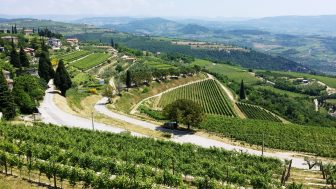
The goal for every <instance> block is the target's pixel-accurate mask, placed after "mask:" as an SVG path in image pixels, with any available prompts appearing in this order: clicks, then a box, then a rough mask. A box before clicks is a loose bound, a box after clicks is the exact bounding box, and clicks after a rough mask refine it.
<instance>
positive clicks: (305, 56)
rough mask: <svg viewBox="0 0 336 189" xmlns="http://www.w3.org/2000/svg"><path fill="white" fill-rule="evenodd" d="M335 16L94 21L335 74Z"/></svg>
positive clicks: (139, 32)
mask: <svg viewBox="0 0 336 189" xmlns="http://www.w3.org/2000/svg"><path fill="white" fill-rule="evenodd" d="M335 18H336V16H316V17H296V16H287V17H270V18H261V19H254V20H244V21H225V20H224V21H221V20H215V21H205V20H175V21H174V20H167V19H161V18H146V19H137V18H127V17H126V18H123V17H122V18H101V19H99V18H95V19H93V20H94V21H97V23H98V24H97V26H102V24H101V23H106V24H105V26H104V27H107V28H111V29H114V30H120V31H126V32H129V33H136V34H142V35H143V34H146V35H147V34H149V35H160V36H167V37H173V38H180V39H192V40H199V41H208V42H218V43H224V44H235V45H238V46H243V47H248V48H253V49H256V50H258V51H260V52H264V53H268V54H271V55H274V56H282V57H285V58H287V59H290V60H292V61H294V62H300V63H301V64H303V65H304V66H307V67H310V68H312V69H315V70H317V71H319V72H324V73H327V74H333V75H335V74H336V67H335V61H336V56H335V52H336V51H335V45H334V44H335V43H334V41H335V38H334V36H335V33H334V30H335V28H334V26H333V25H332V24H330V23H333V22H334V20H335ZM158 20H159V22H157V21H158ZM79 22H81V21H79ZM82 23H83V22H82ZM89 23H93V22H89ZM312 26H313V27H312ZM302 28H303V29H302ZM303 31H304V32H303Z"/></svg>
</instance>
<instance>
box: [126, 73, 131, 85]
mask: <svg viewBox="0 0 336 189" xmlns="http://www.w3.org/2000/svg"><path fill="white" fill-rule="evenodd" d="M126 87H127V88H130V87H132V76H131V71H129V70H127V71H126Z"/></svg>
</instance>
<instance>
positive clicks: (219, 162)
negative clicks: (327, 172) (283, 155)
mask: <svg viewBox="0 0 336 189" xmlns="http://www.w3.org/2000/svg"><path fill="white" fill-rule="evenodd" d="M0 137H1V138H2V141H1V143H0V150H1V153H0V157H4V155H3V154H6V156H5V157H13V158H14V157H19V156H20V155H21V157H23V156H26V157H31V158H29V159H32V160H34V161H35V162H33V163H32V162H30V161H28V160H27V162H26V163H25V164H26V166H28V165H27V164H32V167H30V168H32V169H36V170H38V169H40V168H39V166H38V165H35V164H39V162H45V163H46V164H47V165H48V166H51V165H58V166H56V167H64V166H65V167H68V168H69V171H68V172H67V173H65V175H71V171H70V170H74V169H75V168H76V169H78V170H79V171H80V172H85V171H89V172H91V173H106V175H108V176H106V175H105V176H106V178H108V183H110V182H111V183H115V182H114V181H113V180H114V179H112V180H111V179H110V178H111V177H116V178H124V177H125V178H129V180H131V181H132V182H131V184H132V183H133V181H136V183H138V184H144V183H143V182H142V181H146V182H145V183H146V184H149V185H151V186H153V185H155V184H156V185H167V186H174V187H177V186H181V185H183V182H182V179H183V177H184V176H183V175H190V176H193V177H194V178H200V179H201V180H202V179H204V178H205V176H207V177H209V178H210V179H212V180H214V181H216V182H218V181H225V182H229V183H235V184H238V185H244V186H248V185H250V184H251V183H253V182H252V181H253V180H255V179H260V178H268V182H267V183H275V184H277V178H275V177H274V175H280V172H281V170H280V169H281V166H282V165H281V163H280V162H279V161H278V160H274V159H268V158H263V157H258V156H251V155H247V154H240V153H237V152H228V151H224V150H220V149H204V148H200V147H197V146H193V145H181V144H175V143H171V142H163V141H158V140H154V139H149V138H136V137H132V136H129V135H125V134H123V135H120V134H119V135H117V134H111V133H103V132H92V131H88V130H82V129H75V128H72V129H69V128H64V127H56V126H52V125H44V124H39V125H35V126H30V127H26V126H24V125H17V126H10V125H7V124H1V126H0ZM2 159H3V158H2ZM7 162H9V161H7ZM15 162H18V161H15ZM21 162H22V161H21ZM1 163H2V165H3V164H4V161H1ZM8 165H9V163H8ZM12 165H13V164H12ZM13 166H16V165H15V163H14V165H13ZM83 170H84V171H83ZM40 171H41V170H40ZM78 174H79V175H85V174H84V173H78ZM94 175H95V174H94ZM56 176H57V177H60V175H59V173H58V171H57V174H56ZM93 177H94V179H92V180H90V182H89V183H90V184H91V183H93V182H94V181H95V180H96V179H98V178H100V175H99V177H98V178H96V177H97V175H95V176H93ZM69 179H70V177H69ZM83 179H85V177H84V176H83V177H81V176H78V178H77V180H76V181H82V182H85V180H83ZM125 182H126V181H125ZM194 184H196V183H194ZM91 186H92V185H91ZM147 186H148V185H147ZM133 187H134V186H133ZM95 188H96V187H95ZM98 188H99V187H98ZM112 188H113V187H112ZM129 188H132V186H130V187H129ZM147 188H148V187H147Z"/></svg>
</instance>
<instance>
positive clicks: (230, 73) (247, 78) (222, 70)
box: [192, 59, 260, 84]
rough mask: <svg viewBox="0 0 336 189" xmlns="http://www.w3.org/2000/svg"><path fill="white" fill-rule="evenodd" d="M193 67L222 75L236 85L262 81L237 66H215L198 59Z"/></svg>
mask: <svg viewBox="0 0 336 189" xmlns="http://www.w3.org/2000/svg"><path fill="white" fill-rule="evenodd" d="M192 65H199V66H202V67H205V68H206V69H207V70H209V71H210V72H211V73H216V74H220V75H223V76H227V77H228V79H229V80H232V81H234V82H236V83H240V82H241V80H244V83H245V84H256V83H257V82H258V81H260V80H259V79H258V78H256V77H255V76H254V75H253V74H252V73H250V72H247V71H245V70H243V68H240V67H237V66H231V65H227V64H214V63H212V62H210V61H207V60H199V59H196V60H195V62H193V63H192Z"/></svg>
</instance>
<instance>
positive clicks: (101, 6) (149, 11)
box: [0, 0, 336, 18]
mask: <svg viewBox="0 0 336 189" xmlns="http://www.w3.org/2000/svg"><path fill="white" fill-rule="evenodd" d="M330 14H335V15H336V0H28V1H27V0H0V15H77V16H132V17H176V18H178V17H181V18H236V17H239V18H259V17H270V16H284V15H330Z"/></svg>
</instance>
